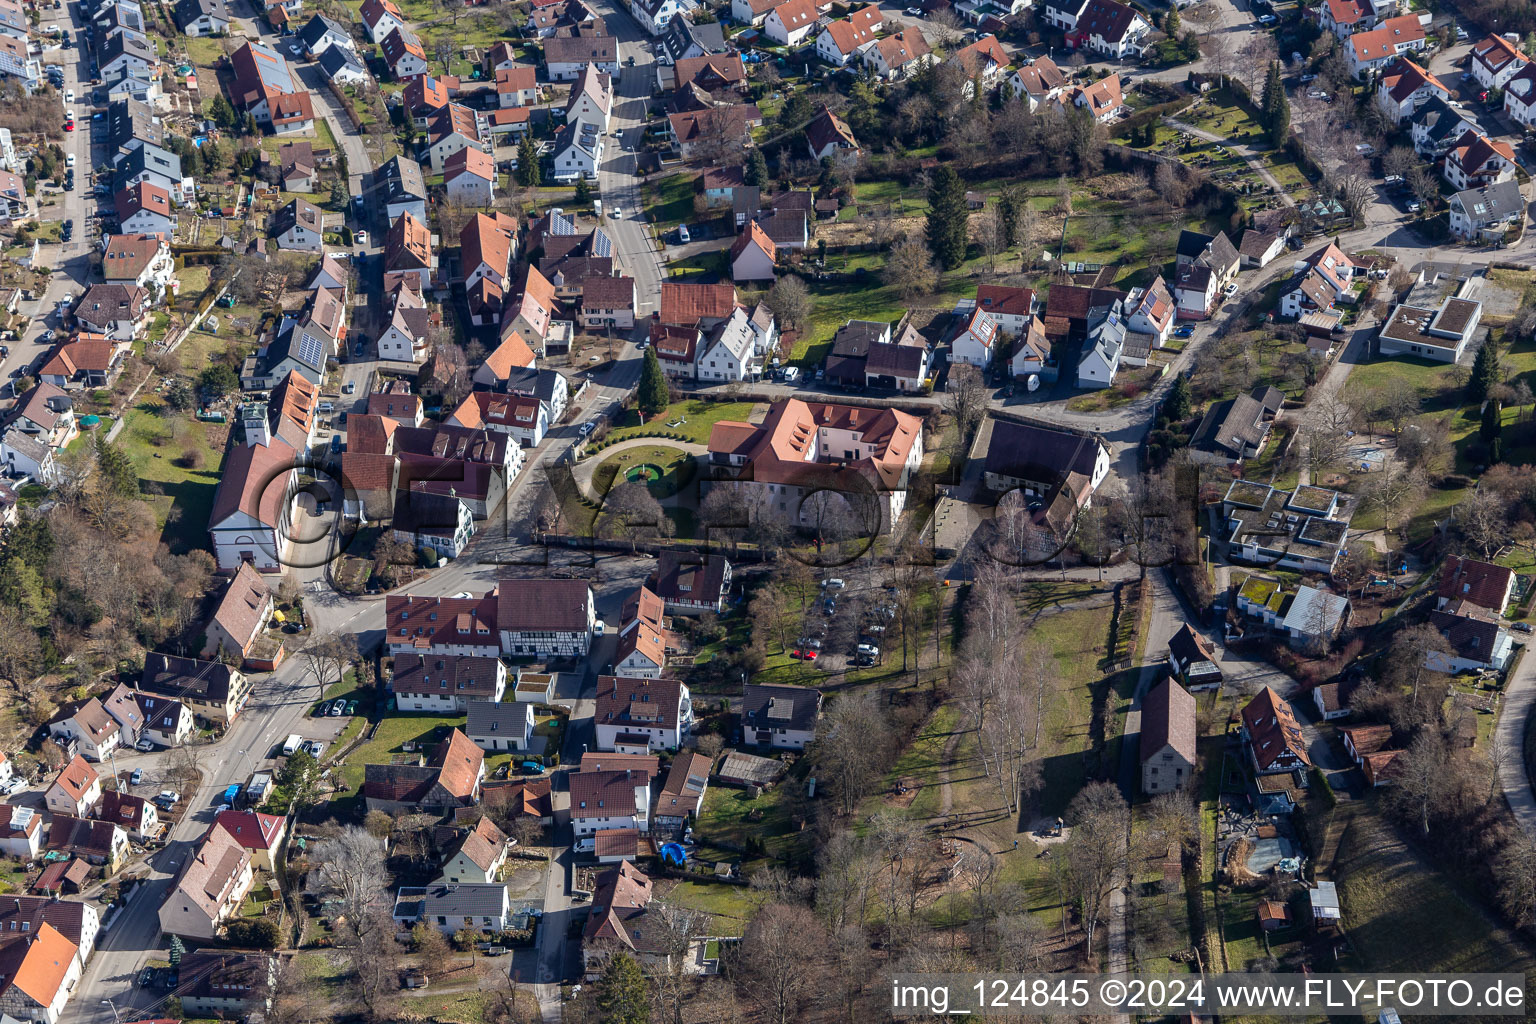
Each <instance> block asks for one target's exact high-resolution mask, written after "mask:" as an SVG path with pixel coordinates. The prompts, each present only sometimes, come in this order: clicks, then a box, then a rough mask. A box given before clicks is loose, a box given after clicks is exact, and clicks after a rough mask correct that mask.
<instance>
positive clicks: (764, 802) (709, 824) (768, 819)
mask: <svg viewBox="0 0 1536 1024" xmlns="http://www.w3.org/2000/svg"><path fill="white" fill-rule="evenodd" d="M795 784H796V781H795V780H794V779H792V778H788V779H785V780H784V782H783V783H781V784H780V785H778V786H775V787H774V788H773V789H770V790H767V791H766V792H764V793H763V794H762V795H761V796H758V797H755V798H754V797H753V796H752V795H751V794H750V793H749V792H748V791H747V790H745V789H738V788H736V787H735V786H721V785H715V786H710V787H709V789H708V790H707V791H706V792H705V793H704V807H703V808H702V810H700V812H699V816H698V821H697V822H695V824H694V833H695V835H696V836H697V837H698V841H699V842H700V843H703V844H705V845H709V844H710V843H714V842H724V843H729V844H730V845H732V846H742V845H744V844H745V843H746V841H747V840H748V839H751V838H753V837H756V838H758V839H761V840H762V841H763V845H764V847H765V848H766V850H767V852H768V854H769V855H770V856H773V857H786V856H788V855H789V853H790V847H791V845H793V843H794V839H795V837H794V835H793V834H792V832H791V826H790V820H789V809H788V806H787V804H786V803H785V800H784V797H785V794H786V792H787V790H786V788H785V787H787V786H791V785H795Z"/></svg>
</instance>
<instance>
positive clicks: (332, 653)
mask: <svg viewBox="0 0 1536 1024" xmlns="http://www.w3.org/2000/svg"><path fill="white" fill-rule="evenodd" d="M299 654H300V655H301V656H302V657H303V658H304V664H305V665H306V666H307V667H308V668H309V671H310V672H311V673H312V674H313V675H314V677H315V685H316V686H317V687H319V689H320V692H321V693H324V692H325V688H326V686H327V684H328V683H329V681H330V679H331V677H332V676H334V677H335V678H336V680H337V681H340V680H342V679H343V678H345V676H346V671H347V666H348V665H350V664H351V663H352V662H353V660H355V659H356V658H357V637H356V636H355V635H353V634H351V633H334V632H324V633H316V634H315V635H314V636H312V637H310V638H309V643H307V644H305V645H304V646H303V647H302V648H300V649H299Z"/></svg>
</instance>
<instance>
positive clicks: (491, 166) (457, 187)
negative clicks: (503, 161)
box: [443, 149, 496, 207]
mask: <svg viewBox="0 0 1536 1024" xmlns="http://www.w3.org/2000/svg"><path fill="white" fill-rule="evenodd" d="M443 191H444V192H445V193H446V194H447V196H448V198H449V199H451V200H453V201H454V202H456V203H459V204H460V205H463V206H481V207H484V206H490V205H491V200H492V199H494V198H495V197H496V161H494V160H492V159H491V156H490V154H489V153H486V152H483V151H482V150H479V149H461V150H459V151H458V152H457V153H454V154H452V155H450V156H449V157H448V158H447V159H446V160H444V161H443Z"/></svg>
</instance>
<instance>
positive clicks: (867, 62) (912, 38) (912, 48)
mask: <svg viewBox="0 0 1536 1024" xmlns="http://www.w3.org/2000/svg"><path fill="white" fill-rule="evenodd" d="M863 61H864V68H865V71H866V72H868V73H870V74H873V75H874V76H875V77H876V78H880V79H884V80H885V81H890V82H899V81H902V80H904V79H907V78H911V77H912V76H913V75H915V74H917V73H918V72H919V71H921V70H922V69H923V68H925V67H928V66H929V65H931V64H934V63H936V62H937V61H938V57H937V56H936V55H935V54H934V52H933V50H932V48H930V47H929V45H928V40H927V39H925V38H924V37H923V34H922V32H920V31H918V30H917V29H916V28H915V27H912V26H907V27H905V28H902V29H900V30H899V31H896V32H892V33H891V34H890V35H888V36H882V37H880V38H879V39H876V40H875V42H874V45H873V46H867V47H865V48H864V52H863Z"/></svg>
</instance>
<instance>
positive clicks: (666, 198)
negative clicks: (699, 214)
mask: <svg viewBox="0 0 1536 1024" xmlns="http://www.w3.org/2000/svg"><path fill="white" fill-rule="evenodd" d="M693 182H694V175H693V174H692V173H691V172H688V171H684V172H681V173H679V174H670V175H668V176H667V177H665V178H659V179H657V180H655V181H651V182H647V183H646V184H645V185H644V186H643V190H644V191H643V194H644V196H645V219H646V220H648V221H650V222H651V223H652V224H654V225H655V226H656V229H657V230H658V231H666V230H670V229H671V228H675V227H677V226H678V225H679V224H681V223H683V222H684V221H688V220H692V219H693V197H694V191H693Z"/></svg>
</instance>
